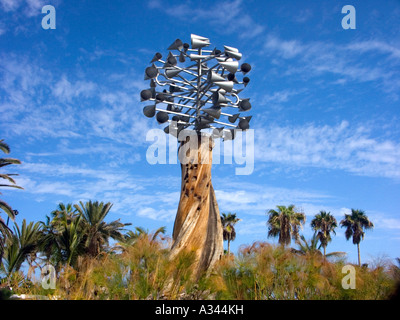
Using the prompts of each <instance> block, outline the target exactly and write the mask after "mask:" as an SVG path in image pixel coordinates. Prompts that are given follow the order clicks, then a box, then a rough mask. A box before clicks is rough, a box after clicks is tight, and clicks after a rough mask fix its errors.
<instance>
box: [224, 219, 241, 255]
mask: <svg viewBox="0 0 400 320" xmlns="http://www.w3.org/2000/svg"><path fill="white" fill-rule="evenodd" d="M239 221H240V219H239V218H236V213H234V214H232V213H230V212H229V213H228V214H227V215H226V214H225V213H222V216H221V223H222V229H223V235H222V236H223V238H224V240H225V241H228V250H227V253H228V256H229V255H230V250H231V241H234V240H235V239H236V231H235V227H234V225H235V224H236V223H237V222H239Z"/></svg>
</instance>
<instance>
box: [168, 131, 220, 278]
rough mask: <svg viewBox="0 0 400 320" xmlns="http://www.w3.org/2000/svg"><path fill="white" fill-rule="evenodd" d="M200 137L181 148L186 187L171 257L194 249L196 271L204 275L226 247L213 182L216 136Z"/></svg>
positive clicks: (183, 180) (184, 185)
mask: <svg viewBox="0 0 400 320" xmlns="http://www.w3.org/2000/svg"><path fill="white" fill-rule="evenodd" d="M196 138H197V143H195V144H194V145H193V143H189V141H188V140H190V139H186V141H184V142H182V143H181V145H180V148H179V159H180V162H181V169H182V184H181V186H182V188H181V195H180V201H179V206H178V211H177V214H176V218H175V224H174V230H173V234H172V238H173V244H172V248H171V258H173V257H175V256H176V255H177V254H178V253H180V252H182V251H194V252H195V263H194V272H195V275H196V276H200V275H201V273H202V272H204V271H207V270H209V269H211V268H212V266H213V265H214V264H215V262H216V261H218V260H219V259H220V258H221V256H222V255H223V252H224V250H223V237H222V225H221V219H220V214H219V209H218V204H217V200H216V198H215V192H214V188H213V186H212V183H211V167H212V149H213V140H212V138H211V137H210V136H205V135H196ZM196 138H195V139H196ZM192 139H193V137H192ZM192 142H193V140H192ZM189 144H190V145H189Z"/></svg>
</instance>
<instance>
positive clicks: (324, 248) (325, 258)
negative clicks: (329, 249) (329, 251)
mask: <svg viewBox="0 0 400 320" xmlns="http://www.w3.org/2000/svg"><path fill="white" fill-rule="evenodd" d="M323 248H324V258H325V259H326V246H324V247H323Z"/></svg>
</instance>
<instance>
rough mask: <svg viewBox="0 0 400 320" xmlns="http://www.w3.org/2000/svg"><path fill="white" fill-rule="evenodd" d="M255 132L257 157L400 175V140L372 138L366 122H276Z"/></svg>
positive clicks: (390, 175) (361, 171)
mask: <svg viewBox="0 0 400 320" xmlns="http://www.w3.org/2000/svg"><path fill="white" fill-rule="evenodd" d="M255 132H256V146H255V157H256V161H261V162H272V163H281V164H287V165H295V166H298V167H301V166H311V167H319V168H327V169H340V170H345V171H348V172H351V173H353V174H358V175H364V176H374V177H387V178H392V179H399V178H400V160H399V159H400V145H399V143H398V142H396V141H391V140H379V139H376V138H372V137H371V136H370V133H369V130H368V128H365V127H363V126H357V127H354V126H353V125H350V123H348V122H347V121H342V122H341V123H340V124H338V125H336V126H328V125H325V126H316V125H314V124H306V125H303V126H298V127H289V126H288V127H285V126H278V125H274V126H271V127H268V128H260V129H257V130H256V131H255Z"/></svg>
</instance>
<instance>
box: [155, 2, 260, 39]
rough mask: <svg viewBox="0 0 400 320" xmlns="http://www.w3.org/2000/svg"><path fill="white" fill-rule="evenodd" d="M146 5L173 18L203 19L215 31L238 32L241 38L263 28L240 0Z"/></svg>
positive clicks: (252, 34) (254, 34)
mask: <svg viewBox="0 0 400 320" xmlns="http://www.w3.org/2000/svg"><path fill="white" fill-rule="evenodd" d="M148 5H149V8H151V9H158V10H163V11H164V12H165V13H166V14H168V15H170V16H171V17H173V18H177V19H181V20H183V21H189V20H190V21H193V22H196V21H197V22H198V21H204V23H207V24H210V25H212V26H217V27H218V28H217V31H219V32H221V33H238V34H239V37H241V38H254V37H256V36H258V35H260V34H261V33H262V32H263V31H264V30H265V27H264V26H263V25H261V24H259V23H257V22H256V21H254V19H253V18H252V17H251V16H250V15H249V14H247V13H245V12H246V10H245V9H244V5H243V1H242V0H234V1H219V2H218V1H216V2H213V5H212V6H208V7H204V6H203V7H202V6H201V2H198V3H197V4H194V3H190V2H185V3H181V4H179V5H170V4H168V6H166V5H164V3H163V2H162V1H160V0H152V1H150V2H149V4H148Z"/></svg>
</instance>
